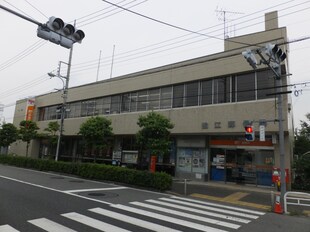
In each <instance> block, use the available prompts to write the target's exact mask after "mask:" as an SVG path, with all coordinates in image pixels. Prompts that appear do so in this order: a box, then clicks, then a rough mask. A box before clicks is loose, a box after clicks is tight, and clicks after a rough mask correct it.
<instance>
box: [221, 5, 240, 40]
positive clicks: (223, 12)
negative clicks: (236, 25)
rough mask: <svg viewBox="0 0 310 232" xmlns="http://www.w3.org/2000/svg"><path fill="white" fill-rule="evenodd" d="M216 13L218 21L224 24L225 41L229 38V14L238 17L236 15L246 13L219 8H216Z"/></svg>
mask: <svg viewBox="0 0 310 232" xmlns="http://www.w3.org/2000/svg"><path fill="white" fill-rule="evenodd" d="M215 12H216V16H217V17H218V20H220V21H223V22H224V23H223V24H224V40H225V39H227V38H229V35H228V26H227V25H226V24H227V20H228V19H227V14H233V15H236V14H244V13H242V12H235V11H228V10H223V9H219V8H218V6H217V7H216V10H215Z"/></svg>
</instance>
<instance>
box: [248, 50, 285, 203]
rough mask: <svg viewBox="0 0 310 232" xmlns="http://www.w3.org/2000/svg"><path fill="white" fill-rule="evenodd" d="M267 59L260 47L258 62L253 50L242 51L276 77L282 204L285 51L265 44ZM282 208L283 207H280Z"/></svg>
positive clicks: (255, 65)
mask: <svg viewBox="0 0 310 232" xmlns="http://www.w3.org/2000/svg"><path fill="white" fill-rule="evenodd" d="M264 51H265V53H266V55H267V56H268V59H266V58H265V57H264V56H263V55H262V52H261V50H260V49H257V50H256V51H255V52H256V53H257V54H258V55H259V56H260V58H261V60H260V62H259V63H258V62H257V60H256V58H255V56H254V54H253V52H252V51H251V50H247V51H245V52H243V53H242V54H243V56H244V58H245V59H246V60H247V61H248V63H249V64H250V65H251V66H252V67H253V69H256V67H257V65H260V64H265V65H267V66H268V67H269V68H270V69H271V70H272V72H273V73H274V74H275V79H276V95H277V108H278V123H279V153H280V172H281V176H280V183H281V205H282V206H283V201H284V195H285V192H286V175H285V147H284V146H285V144H284V127H283V96H282V95H283V94H287V92H283V91H282V73H281V62H282V61H284V60H285V59H286V53H285V52H282V50H281V48H280V47H278V45H276V44H267V45H266V47H265V48H264ZM282 208H283V207H282Z"/></svg>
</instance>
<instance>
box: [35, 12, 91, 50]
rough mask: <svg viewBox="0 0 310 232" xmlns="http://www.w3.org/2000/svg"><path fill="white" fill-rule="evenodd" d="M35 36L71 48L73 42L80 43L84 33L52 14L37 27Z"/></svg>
mask: <svg viewBox="0 0 310 232" xmlns="http://www.w3.org/2000/svg"><path fill="white" fill-rule="evenodd" d="M37 36H38V37H40V38H42V39H46V40H49V41H51V42H52V43H55V44H59V45H60V46H63V47H65V48H71V47H72V45H73V44H74V43H76V42H78V43H81V42H82V40H83V39H84V37H85V34H84V32H83V31H82V30H79V29H76V28H75V27H74V26H73V25H71V24H66V23H64V21H63V20H62V19H61V18H56V17H54V16H53V17H50V18H49V20H48V22H47V23H46V24H43V25H40V26H39V27H38V30H37Z"/></svg>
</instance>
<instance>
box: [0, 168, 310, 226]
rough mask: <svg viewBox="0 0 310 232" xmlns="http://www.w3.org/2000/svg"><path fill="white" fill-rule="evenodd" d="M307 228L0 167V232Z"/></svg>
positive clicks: (284, 219)
mask: <svg viewBox="0 0 310 232" xmlns="http://www.w3.org/2000/svg"><path fill="white" fill-rule="evenodd" d="M309 228H310V220H309V218H303V217H291V216H285V215H277V214H274V213H268V212H266V211H265V212H264V211H259V210H254V209H250V208H245V207H243V208H242V207H236V206H233V205H229V204H224V203H223V204H222V203H220V204H219V203H215V202H212V201H208V200H197V199H195V198H189V197H179V196H175V195H169V194H165V193H157V192H151V191H147V190H142V189H135V188H130V187H126V186H120V185H115V184H111V183H102V182H96V181H90V180H85V179H79V178H75V177H70V176H62V175H58V174H54V173H45V172H37V171H33V170H27V169H21V168H16V167H10V166H3V165H0V232H11V231H12V232H13V231H21V232H37V231H51V232H64V231H68V232H70V231H71V232H72V231H81V232H92V231H113V232H121V231H138V232H140V231H141V232H144V231H161V232H162V231H164V232H166V231H172V232H174V231H185V232H192V231H212V232H222V231H238V232H244V231H250V232H252V231H254V232H255V231H274V232H277V231H279V232H280V231H300V232H309V231H310V230H309Z"/></svg>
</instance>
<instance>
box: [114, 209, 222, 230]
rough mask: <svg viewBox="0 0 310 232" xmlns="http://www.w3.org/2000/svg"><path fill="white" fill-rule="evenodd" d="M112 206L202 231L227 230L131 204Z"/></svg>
mask: <svg viewBox="0 0 310 232" xmlns="http://www.w3.org/2000/svg"><path fill="white" fill-rule="evenodd" d="M110 206H111V207H114V208H117V209H121V210H125V211H129V212H132V213H136V214H140V215H144V216H147V217H152V218H155V219H158V220H162V221H166V222H170V223H174V224H178V225H182V226H185V227H189V228H193V229H196V230H201V231H208V232H227V231H225V230H220V229H216V228H213V227H210V226H205V225H201V224H198V223H193V222H190V221H186V220H181V219H177V218H173V217H169V216H164V215H161V214H158V213H152V212H149V211H146V210H141V209H136V208H133V207H129V206H125V205H120V204H116V205H113V204H111V205H110Z"/></svg>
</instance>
